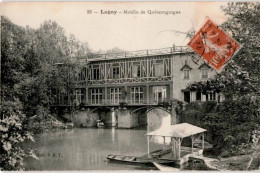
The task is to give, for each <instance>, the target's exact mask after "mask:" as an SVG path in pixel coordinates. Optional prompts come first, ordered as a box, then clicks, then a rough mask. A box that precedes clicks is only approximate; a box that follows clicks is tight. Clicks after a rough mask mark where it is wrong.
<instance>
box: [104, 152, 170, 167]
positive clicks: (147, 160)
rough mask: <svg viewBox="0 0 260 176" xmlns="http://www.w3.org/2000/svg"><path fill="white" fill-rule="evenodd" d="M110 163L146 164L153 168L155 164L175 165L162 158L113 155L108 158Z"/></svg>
mask: <svg viewBox="0 0 260 176" xmlns="http://www.w3.org/2000/svg"><path fill="white" fill-rule="evenodd" d="M106 158H107V159H108V160H109V161H114V162H121V163H127V164H145V165H150V166H153V162H157V163H160V164H165V165H171V164H173V163H174V161H173V160H169V159H161V158H152V157H135V156H125V155H112V154H109V155H108V156H107V157H106Z"/></svg>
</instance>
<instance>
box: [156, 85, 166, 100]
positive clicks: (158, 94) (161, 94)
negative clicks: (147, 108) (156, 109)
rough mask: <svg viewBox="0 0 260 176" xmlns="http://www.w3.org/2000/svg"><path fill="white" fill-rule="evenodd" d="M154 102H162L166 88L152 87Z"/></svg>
mask: <svg viewBox="0 0 260 176" xmlns="http://www.w3.org/2000/svg"><path fill="white" fill-rule="evenodd" d="M153 96H154V102H155V103H158V102H163V101H164V100H165V99H166V97H167V94H166V86H154V87H153Z"/></svg>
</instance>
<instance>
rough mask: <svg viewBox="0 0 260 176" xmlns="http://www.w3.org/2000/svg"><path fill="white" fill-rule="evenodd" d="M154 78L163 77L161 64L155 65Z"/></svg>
mask: <svg viewBox="0 0 260 176" xmlns="http://www.w3.org/2000/svg"><path fill="white" fill-rule="evenodd" d="M154 68H155V76H164V69H163V63H156V64H155V67H154Z"/></svg>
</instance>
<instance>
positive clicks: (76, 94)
mask: <svg viewBox="0 0 260 176" xmlns="http://www.w3.org/2000/svg"><path fill="white" fill-rule="evenodd" d="M82 96H83V93H82V92H81V90H80V89H78V90H75V91H74V100H75V102H76V105H77V106H78V105H79V104H80V103H81V102H82Z"/></svg>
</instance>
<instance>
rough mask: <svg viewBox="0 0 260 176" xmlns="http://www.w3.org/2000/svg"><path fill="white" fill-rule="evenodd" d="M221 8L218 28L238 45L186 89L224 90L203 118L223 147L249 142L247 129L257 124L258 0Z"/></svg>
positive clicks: (259, 72)
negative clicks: (222, 64)
mask: <svg viewBox="0 0 260 176" xmlns="http://www.w3.org/2000/svg"><path fill="white" fill-rule="evenodd" d="M222 9H223V11H224V13H225V14H226V15H227V16H228V20H227V21H226V22H224V23H223V24H222V28H223V29H224V30H225V31H227V32H229V33H231V34H232V37H234V38H235V39H236V40H237V41H238V42H240V43H241V44H242V48H241V50H240V51H239V52H238V54H237V55H236V56H235V57H234V58H233V59H232V60H231V61H230V62H229V63H227V66H226V68H225V69H224V70H223V71H222V72H221V73H220V74H218V75H216V76H215V77H214V78H212V79H209V80H207V81H200V82H195V83H192V84H190V85H189V86H188V89H190V90H199V91H200V92H202V93H203V94H207V93H209V92H212V91H213V92H222V93H224V95H225V97H226V101H224V102H223V103H221V104H219V105H217V108H216V111H214V112H213V113H208V114H204V116H203V117H204V119H203V121H204V125H206V127H207V128H208V129H209V130H211V132H212V134H213V135H214V136H215V139H216V140H213V141H214V142H215V144H216V145H218V146H219V147H221V148H222V149H227V146H236V145H240V144H241V143H249V142H250V141H249V134H250V132H251V131H252V130H253V129H254V128H256V126H255V125H257V124H260V121H259V115H260V114H259V112H260V102H259V101H258V100H259V99H260V87H259V85H260V80H259V76H260V69H259V68H260V52H259V49H260V34H259V29H260V24H259V18H260V3H258V2H252V3H249V2H231V3H228V5H227V6H225V7H222ZM229 149H232V147H230V148H229Z"/></svg>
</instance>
